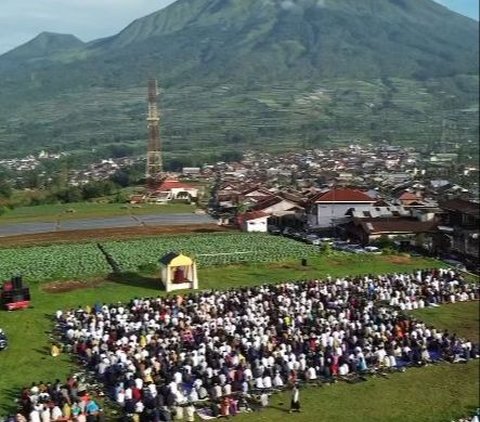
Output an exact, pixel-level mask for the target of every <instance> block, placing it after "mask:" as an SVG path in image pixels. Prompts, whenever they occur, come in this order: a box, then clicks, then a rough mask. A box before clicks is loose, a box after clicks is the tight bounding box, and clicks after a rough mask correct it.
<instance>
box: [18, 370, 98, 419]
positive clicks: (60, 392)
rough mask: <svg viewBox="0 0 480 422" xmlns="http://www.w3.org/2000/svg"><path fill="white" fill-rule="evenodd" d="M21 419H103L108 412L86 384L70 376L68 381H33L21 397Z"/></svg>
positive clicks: (19, 417) (19, 416) (25, 388)
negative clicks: (101, 406) (90, 392)
mask: <svg viewBox="0 0 480 422" xmlns="http://www.w3.org/2000/svg"><path fill="white" fill-rule="evenodd" d="M14 420H15V421H18V422H27V421H28V422H54V421H61V422H67V421H73V422H104V421H105V420H106V419H105V415H104V413H103V411H102V409H101V408H100V406H99V404H98V403H97V401H96V400H95V399H94V398H93V397H92V396H91V395H90V394H89V393H88V392H87V385H86V384H85V383H83V382H81V381H79V380H78V379H77V377H76V376H73V377H69V378H68V379H67V380H66V382H63V383H62V382H60V380H58V379H57V380H56V381H55V382H54V383H50V382H48V383H44V382H43V381H40V382H39V383H32V385H31V386H30V387H24V388H23V389H22V392H21V397H20V412H19V413H18V414H17V415H16V416H15V418H14Z"/></svg>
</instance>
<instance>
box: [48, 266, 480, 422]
mask: <svg viewBox="0 0 480 422" xmlns="http://www.w3.org/2000/svg"><path fill="white" fill-rule="evenodd" d="M478 297H479V290H478V286H476V285H474V284H473V283H469V282H467V281H465V280H464V279H463V278H462V276H461V275H459V274H458V273H456V272H455V271H453V270H445V269H433V270H420V271H416V272H414V273H412V274H400V273H399V274H389V275H379V276H364V277H352V278H349V277H345V278H336V279H335V278H330V277H329V278H327V279H325V280H309V281H304V282H300V283H284V284H279V285H263V286H258V287H246V288H240V289H235V290H228V291H210V292H199V293H190V294H185V295H178V296H168V297H158V298H142V299H140V298H136V299H133V300H132V301H131V302H130V303H128V304H122V303H118V304H114V305H106V304H96V305H95V306H94V307H93V308H90V307H87V308H82V307H79V308H78V309H73V310H68V311H58V312H57V314H56V320H57V326H58V329H59V331H60V333H61V337H62V340H63V342H64V343H65V344H66V345H67V347H68V348H70V350H71V351H72V352H73V353H74V354H76V355H77V356H79V357H80V358H81V359H82V360H83V362H84V364H85V366H86V368H87V369H88V370H91V371H94V372H95V373H96V376H97V377H98V379H99V380H100V381H101V382H102V383H104V385H105V386H106V388H107V390H108V391H107V393H108V395H109V396H110V397H112V399H113V400H114V401H115V402H116V403H117V404H118V405H119V406H121V407H122V408H123V409H124V412H125V414H126V415H130V416H131V417H135V418H139V420H142V421H143V420H145V421H162V420H170V418H174V417H175V418H180V419H181V418H183V417H184V418H186V420H188V421H190V420H193V418H194V416H193V412H194V411H195V407H194V405H195V406H198V404H199V403H203V402H205V403H207V402H208V403H209V404H208V406H209V413H210V414H211V415H213V416H216V415H223V416H229V415H234V414H235V413H237V412H239V411H241V410H245V408H246V406H247V405H246V403H245V402H244V398H245V397H249V395H251V394H262V393H265V392H270V391H273V390H275V389H283V388H285V387H286V386H294V385H297V384H298V383H303V382H322V381H326V380H331V379H335V378H342V377H350V376H353V375H356V374H364V373H367V372H369V371H371V370H378V369H390V368H402V367H405V366H409V365H426V364H429V363H430V362H434V361H437V360H446V361H449V362H461V361H468V360H469V359H472V358H478V357H479V353H480V352H479V347H478V345H477V344H473V343H472V342H470V341H468V340H464V339H461V338H459V337H458V336H457V335H456V334H455V333H450V332H448V331H444V332H442V331H440V330H437V329H435V328H434V327H429V326H427V325H425V324H424V323H422V322H419V321H417V320H415V319H412V318H411V317H410V316H408V314H405V313H404V312H403V311H405V310H412V309H418V308H423V307H426V306H438V305H441V304H444V303H453V302H457V301H467V300H476V299H478ZM260 397H261V396H260ZM205 406H206V405H205ZM172 410H173V414H172Z"/></svg>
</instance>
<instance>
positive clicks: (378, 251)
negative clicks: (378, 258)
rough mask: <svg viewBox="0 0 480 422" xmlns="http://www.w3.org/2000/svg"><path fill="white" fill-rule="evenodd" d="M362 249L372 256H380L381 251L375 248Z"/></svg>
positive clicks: (366, 247)
mask: <svg viewBox="0 0 480 422" xmlns="http://www.w3.org/2000/svg"><path fill="white" fill-rule="evenodd" d="M363 249H364V250H365V252H367V253H371V254H374V255H381V254H382V250H381V249H380V248H377V247H376V246H365V247H364V248H363Z"/></svg>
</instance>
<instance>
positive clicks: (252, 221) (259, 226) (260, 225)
mask: <svg viewBox="0 0 480 422" xmlns="http://www.w3.org/2000/svg"><path fill="white" fill-rule="evenodd" d="M269 218H270V216H269V215H268V214H266V213H264V212H262V211H251V212H246V213H244V214H240V215H238V216H237V224H238V225H239V226H240V228H241V229H242V231H244V232H249V233H253V232H258V233H266V232H267V231H268V219H269Z"/></svg>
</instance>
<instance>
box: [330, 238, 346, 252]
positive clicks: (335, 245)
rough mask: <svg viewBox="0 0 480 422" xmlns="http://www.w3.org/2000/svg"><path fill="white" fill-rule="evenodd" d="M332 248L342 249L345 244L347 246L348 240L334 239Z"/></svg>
mask: <svg viewBox="0 0 480 422" xmlns="http://www.w3.org/2000/svg"><path fill="white" fill-rule="evenodd" d="M332 246H333V249H336V250H339V251H343V250H345V248H346V247H347V246H349V244H348V242H347V241H345V240H336V241H334V242H333V245H332Z"/></svg>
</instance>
